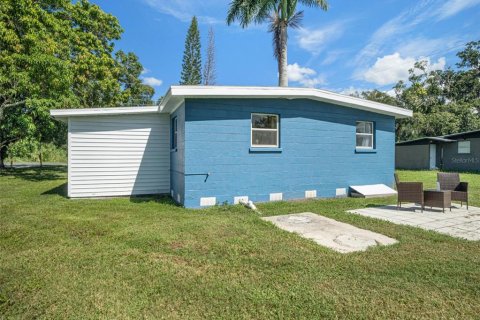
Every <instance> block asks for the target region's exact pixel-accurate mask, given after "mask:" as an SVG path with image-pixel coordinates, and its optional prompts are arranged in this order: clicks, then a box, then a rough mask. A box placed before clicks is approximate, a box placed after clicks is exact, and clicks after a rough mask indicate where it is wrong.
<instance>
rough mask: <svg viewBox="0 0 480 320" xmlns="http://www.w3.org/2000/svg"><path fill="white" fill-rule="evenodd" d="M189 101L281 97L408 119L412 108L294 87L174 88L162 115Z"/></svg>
mask: <svg viewBox="0 0 480 320" xmlns="http://www.w3.org/2000/svg"><path fill="white" fill-rule="evenodd" d="M187 98H278V99H312V100H317V101H323V102H329V103H332V104H336V105H341V106H346V107H350V108H354V109H360V110H365V111H370V112H375V113H380V114H386V115H390V116H394V117H396V118H407V117H411V116H412V115H413V112H412V111H411V110H408V109H404V108H399V107H394V106H391V105H388V104H383V103H378V102H374V101H369V100H365V99H361V98H356V97H351V96H347V95H343V94H339V93H335V92H331V91H326V90H320V89H311V88H293V87H230V86H171V87H170V89H169V90H168V92H167V94H166V95H165V97H164V99H162V101H161V103H160V111H161V112H168V113H171V112H174V111H175V109H176V108H177V107H178V106H179V105H180V103H181V102H182V101H183V100H184V99H187Z"/></svg>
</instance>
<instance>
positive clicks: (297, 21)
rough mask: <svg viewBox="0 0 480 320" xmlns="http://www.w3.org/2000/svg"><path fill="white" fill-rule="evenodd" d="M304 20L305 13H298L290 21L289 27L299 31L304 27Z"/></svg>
mask: <svg viewBox="0 0 480 320" xmlns="http://www.w3.org/2000/svg"><path fill="white" fill-rule="evenodd" d="M302 20H303V11H298V12H296V13H294V14H293V15H292V16H291V17H290V18H289V19H288V22H287V26H289V27H290V28H293V29H298V28H300V27H301V26H302Z"/></svg>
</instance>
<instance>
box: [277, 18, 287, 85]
mask: <svg viewBox="0 0 480 320" xmlns="http://www.w3.org/2000/svg"><path fill="white" fill-rule="evenodd" d="M281 28H282V31H281V32H280V37H281V39H280V46H281V49H280V52H279V57H278V85H279V86H280V87H288V73H287V65H288V61H287V26H286V25H285V24H282V26H281Z"/></svg>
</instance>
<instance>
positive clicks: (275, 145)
mask: <svg viewBox="0 0 480 320" xmlns="http://www.w3.org/2000/svg"><path fill="white" fill-rule="evenodd" d="M254 115H260V116H274V117H276V118H277V129H265V128H254V127H253V121H252V120H253V116H254ZM279 125H280V116H279V115H278V114H274V113H260V112H253V113H251V115H250V147H251V148H279V147H280V141H279V131H280V126H279ZM254 130H255V131H270V132H272V131H276V132H277V144H255V145H254V144H253V131H254Z"/></svg>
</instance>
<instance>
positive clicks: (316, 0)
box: [299, 0, 328, 11]
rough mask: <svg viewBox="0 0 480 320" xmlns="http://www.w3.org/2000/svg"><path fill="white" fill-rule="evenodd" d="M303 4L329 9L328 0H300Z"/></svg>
mask: <svg viewBox="0 0 480 320" xmlns="http://www.w3.org/2000/svg"><path fill="white" fill-rule="evenodd" d="M299 1H300V3H301V4H303V5H304V6H307V7H317V8H320V9H322V10H324V11H327V10H328V2H327V0H299Z"/></svg>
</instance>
